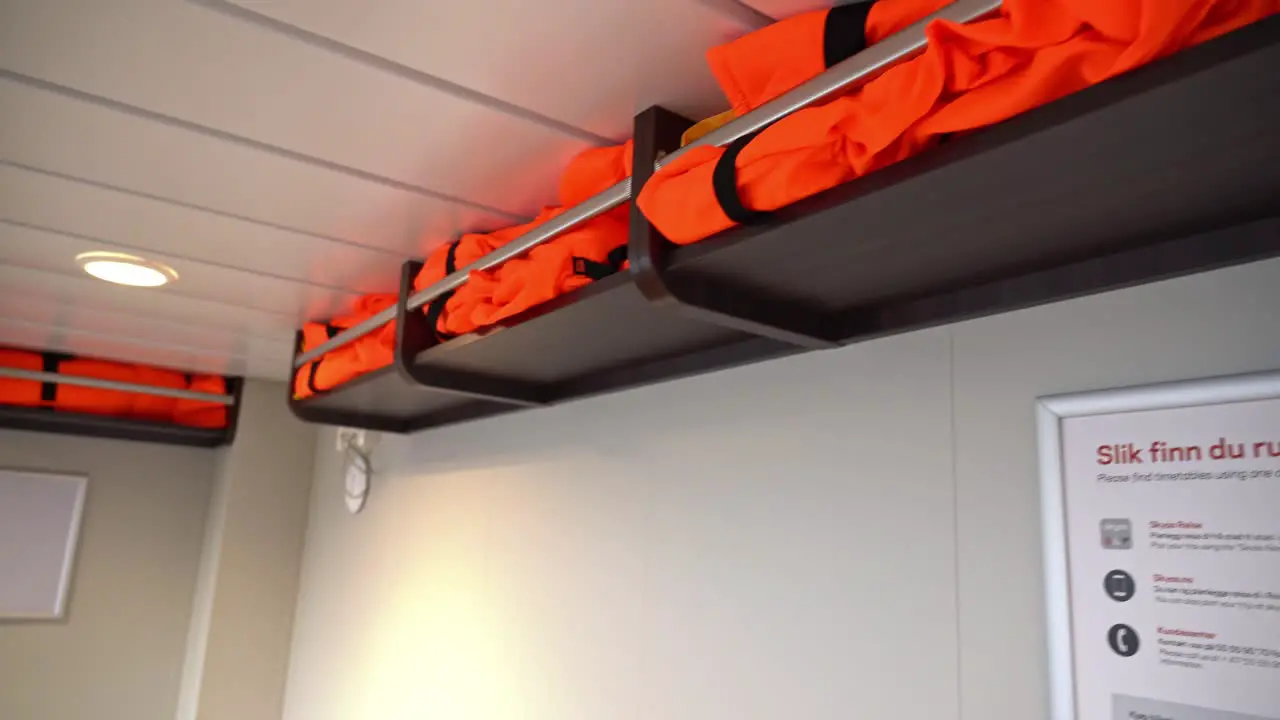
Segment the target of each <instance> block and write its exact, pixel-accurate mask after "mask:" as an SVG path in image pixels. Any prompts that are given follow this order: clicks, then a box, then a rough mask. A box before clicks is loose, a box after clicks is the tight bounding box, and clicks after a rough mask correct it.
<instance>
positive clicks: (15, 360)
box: [0, 348, 227, 428]
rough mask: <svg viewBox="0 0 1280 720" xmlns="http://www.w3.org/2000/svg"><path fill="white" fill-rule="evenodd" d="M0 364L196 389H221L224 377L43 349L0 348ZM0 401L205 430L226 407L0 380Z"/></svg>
mask: <svg viewBox="0 0 1280 720" xmlns="http://www.w3.org/2000/svg"><path fill="white" fill-rule="evenodd" d="M0 367H12V368H20V369H23V370H35V371H45V372H53V373H58V374H60V375H67V376H74V377H87V378H95V379H98V380H115V381H118V382H127V383H132V384H138V385H148V386H151V387H156V388H168V389H172V390H183V389H191V390H199V391H203V392H211V393H218V394H225V393H226V381H225V380H224V379H223V378H222V377H219V376H216V375H205V376H196V377H195V378H192V379H191V380H190V381H188V377H187V375H185V374H184V373H180V372H177V371H175V370H166V369H164V368H157V367H151V366H149V365H138V364H134V363H121V362H112V361H109V360H95V359H91V358H76V357H67V356H61V355H58V356H55V355H51V354H47V353H37V352H30V351H26V350H13V349H7V348H0ZM0 405H17V406H21V407H49V408H53V409H54V410H57V411H59V412H74V413H88V414H92V415H110V416H113V417H122V418H132V419H137V420H149V421H152V422H178V423H181V424H184V425H196V426H199V427H207V428H220V427H226V424H227V408H226V406H225V405H221V404H219V403H206V402H198V401H191V400H178V399H176V398H167V397H160V396H157V395H150V394H147V393H143V392H127V391H123V390H106V389H101V388H92V387H85V386H82V385H70V384H66V383H57V382H54V383H42V382H37V381H35V380H11V379H8V378H0Z"/></svg>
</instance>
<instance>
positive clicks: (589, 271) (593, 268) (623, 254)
mask: <svg viewBox="0 0 1280 720" xmlns="http://www.w3.org/2000/svg"><path fill="white" fill-rule="evenodd" d="M626 261H627V246H626V244H622V245H619V246H618V247H616V248H614V249H612V250H610V251H609V254H608V255H607V256H605V259H604V262H597V261H595V260H592V259H590V258H584V257H580V256H578V255H574V256H573V274H574V275H582V276H584V277H589V278H591V279H592V280H603V279H605V278H607V277H609V276H610V275H612V274H614V273H616V272H618V271H619V270H621V269H622V265H623V263H625V262H626Z"/></svg>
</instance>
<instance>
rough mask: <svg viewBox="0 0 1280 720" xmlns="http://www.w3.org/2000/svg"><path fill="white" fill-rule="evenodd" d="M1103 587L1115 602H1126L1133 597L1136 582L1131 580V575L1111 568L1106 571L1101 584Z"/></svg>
mask: <svg viewBox="0 0 1280 720" xmlns="http://www.w3.org/2000/svg"><path fill="white" fill-rule="evenodd" d="M1102 587H1103V589H1105V590H1106V591H1107V597H1109V598H1111V599H1112V600H1115V601H1116V602H1128V601H1129V598H1132V597H1133V593H1134V591H1135V590H1137V584H1136V583H1134V582H1133V576H1132V575H1130V574H1129V573H1127V572H1125V571H1123V570H1112V571H1111V572H1109V573H1107V578H1106V580H1105V581H1104V582H1103V584H1102Z"/></svg>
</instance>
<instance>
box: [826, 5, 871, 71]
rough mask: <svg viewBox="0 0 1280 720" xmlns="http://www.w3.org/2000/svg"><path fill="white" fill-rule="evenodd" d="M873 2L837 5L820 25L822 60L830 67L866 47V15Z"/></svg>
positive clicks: (869, 11)
mask: <svg viewBox="0 0 1280 720" xmlns="http://www.w3.org/2000/svg"><path fill="white" fill-rule="evenodd" d="M874 4H875V3H870V2H858V3H853V4H851V5H839V6H837V7H834V8H831V11H830V12H828V13H827V21H826V23H825V24H824V25H823V27H822V62H823V63H824V64H825V65H826V66H827V67H831V66H832V65H835V64H836V63H838V62H840V61H842V60H848V59H849V58H851V57H853V56H854V55H857V54H858V53H860V52H862V51H863V50H866V49H867V17H868V16H869V15H870V14H871V6H872V5H874Z"/></svg>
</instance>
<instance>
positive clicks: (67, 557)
mask: <svg viewBox="0 0 1280 720" xmlns="http://www.w3.org/2000/svg"><path fill="white" fill-rule="evenodd" d="M0 474H8V475H13V476H15V477H24V478H28V479H34V480H38V481H41V482H51V483H54V482H56V483H66V484H69V485H71V486H72V487H73V488H74V492H75V497H74V500H73V501H72V504H71V506H70V507H68V508H67V509H66V510H67V513H68V525H67V536H66V538H65V539H64V540H63V545H62V566H61V568H60V571H59V576H58V584H57V588H55V591H54V597H53V598H52V599H51V605H50V606H49V607H48V608H45V609H44V610H42V611H36V612H16V611H11V610H7V609H5V608H4V607H3V603H0V621H49V620H53V621H65V620H66V619H67V601H68V598H69V596H70V594H71V582H72V578H73V577H74V574H75V562H76V557H77V554H78V553H77V550H78V548H79V546H80V534H81V530H82V526H83V525H84V506H85V496H86V494H87V493H88V488H89V477H88V476H87V475H83V474H79V473H63V472H48V471H43V470H26V469H19V468H0Z"/></svg>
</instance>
